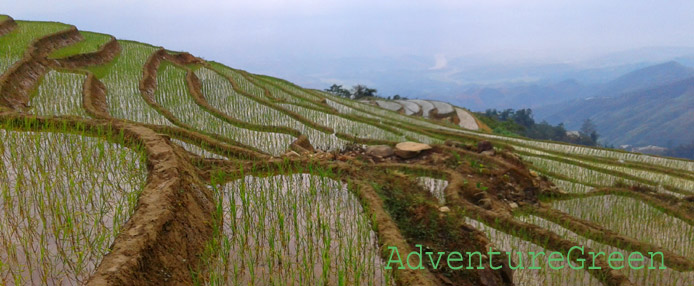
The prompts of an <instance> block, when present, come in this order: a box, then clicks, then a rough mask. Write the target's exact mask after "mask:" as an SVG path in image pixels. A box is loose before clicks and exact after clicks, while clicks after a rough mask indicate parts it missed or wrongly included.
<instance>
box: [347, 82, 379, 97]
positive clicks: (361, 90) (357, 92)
mask: <svg viewBox="0 0 694 286" xmlns="http://www.w3.org/2000/svg"><path fill="white" fill-rule="evenodd" d="M377 92H378V91H377V90H376V89H375V88H369V87H367V86H366V85H362V84H358V85H355V86H353V87H352V99H361V98H364V97H374V96H377V95H376V93H377Z"/></svg>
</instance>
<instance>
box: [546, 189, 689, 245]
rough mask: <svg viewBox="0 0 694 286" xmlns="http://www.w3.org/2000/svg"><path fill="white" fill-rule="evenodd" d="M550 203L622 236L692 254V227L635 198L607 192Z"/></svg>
mask: <svg viewBox="0 0 694 286" xmlns="http://www.w3.org/2000/svg"><path fill="white" fill-rule="evenodd" d="M552 206H553V207H554V208H556V209H557V210H560V211H562V212H565V213H568V214H570V215H572V216H575V217H577V218H580V219H585V220H589V221H592V222H595V223H597V224H600V225H601V226H603V227H604V228H607V229H610V230H612V231H614V232H617V233H620V234H622V235H625V236H629V237H633V238H635V239H638V240H640V241H643V242H646V243H650V244H653V245H659V246H661V247H664V248H666V249H669V250H671V251H673V252H675V253H679V254H680V255H682V256H684V257H694V226H692V225H690V224H688V223H686V222H684V221H682V220H680V219H678V218H676V217H672V216H669V215H668V214H666V213H664V212H662V211H660V210H658V209H656V208H654V207H652V206H650V205H648V204H646V203H644V202H641V201H639V200H637V199H633V198H629V197H621V196H613V195H606V196H597V197H588V198H580V199H572V200H566V201H556V202H553V203H552Z"/></svg>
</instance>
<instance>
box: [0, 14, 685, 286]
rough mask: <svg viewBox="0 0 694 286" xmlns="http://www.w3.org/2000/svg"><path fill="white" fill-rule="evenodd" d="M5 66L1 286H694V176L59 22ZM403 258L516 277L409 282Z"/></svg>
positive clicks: (27, 36)
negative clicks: (637, 255) (454, 260)
mask: <svg viewBox="0 0 694 286" xmlns="http://www.w3.org/2000/svg"><path fill="white" fill-rule="evenodd" d="M0 53H1V54H0V58H2V59H3V62H2V63H3V64H2V70H0V72H1V73H2V75H1V76H0V194H1V196H0V204H1V205H2V208H0V262H2V263H1V264H0V284H20V285H64V284H67V285H71V284H86V285H203V284H204V285H247V284H254V285H276V284H283V285H284V284H287V285H470V286H472V285H488V286H492V285H520V284H523V285H539V284H542V283H547V284H550V285H576V284H579V283H581V282H585V283H588V284H589V285H599V284H603V285H634V284H636V285H691V284H693V283H694V260H692V259H691V257H694V253H693V252H692V251H693V250H694V239H692V237H691V234H694V216H692V213H694V176H693V175H692V173H693V172H694V162H692V161H687V160H678V159H672V158H664V157H657V156H648V155H642V154H634V153H627V152H620V151H615V150H609V149H600V148H588V147H583V146H574V145H568V144H559V143H554V142H543V141H533V140H527V139H523V138H512V137H504V136H496V135H491V134H487V133H484V132H476V131H472V130H466V129H463V128H460V127H459V126H456V125H451V124H446V123H442V122H440V121H435V120H429V119H426V118H423V117H417V116H407V115H404V114H400V113H397V112H393V111H390V110H387V109H383V108H380V107H378V106H374V105H371V104H366V103H360V102H356V101H352V100H349V99H345V98H340V97H335V96H332V95H330V94H327V93H324V92H321V91H316V90H310V89H304V88H301V87H299V86H296V85H294V84H292V83H290V82H287V81H284V80H281V79H277V78H274V77H270V76H264V75H256V74H252V73H249V72H246V71H243V70H239V69H234V68H231V67H228V66H225V65H223V64H219V63H215V62H208V61H205V60H203V59H201V58H199V57H196V56H193V55H191V54H189V53H185V52H175V51H169V50H166V49H163V48H161V47H156V46H152V45H148V44H143V43H137V42H132V41H124V40H118V39H116V38H113V37H110V36H105V35H101V34H94V33H87V32H81V31H79V30H78V29H77V28H76V27H73V26H70V25H65V24H61V23H47V22H29V21H15V20H14V19H12V18H10V17H0ZM436 104H437V105H440V106H441V107H444V106H446V105H445V104H442V103H436ZM432 105H434V103H432ZM447 106H449V107H451V111H452V110H453V109H452V108H453V106H452V105H447ZM446 108H447V107H446ZM446 108H443V109H446ZM402 141H416V142H419V143H428V145H420V144H415V142H410V143H408V144H399V143H401V142H402ZM379 145H380V146H379ZM408 146H409V147H408ZM393 149H395V151H393ZM392 153H395V154H392ZM606 206H607V207H606ZM590 214H595V215H590ZM615 218H617V219H615ZM644 226H645V227H644ZM576 246H585V247H586V250H587V251H588V250H597V251H605V252H607V251H610V252H617V253H619V254H621V255H622V256H624V257H628V256H629V255H630V254H631V253H633V252H641V253H647V252H648V251H657V252H659V253H662V255H661V259H657V258H656V259H653V260H652V261H653V262H652V263H654V265H657V266H663V265H667V269H662V270H661V269H658V270H649V269H642V270H637V269H630V268H624V269H622V270H613V269H611V268H609V267H608V260H607V258H605V257H597V258H595V257H593V258H591V257H590V256H589V255H588V254H587V253H586V254H578V255H571V256H569V255H568V253H569V252H570V250H571V249H572V248H573V247H576ZM393 249H397V250H398V252H399V254H400V255H402V257H404V258H405V259H404V260H402V261H400V262H401V263H404V264H406V265H417V261H416V255H412V256H410V255H407V254H408V253H410V252H411V251H415V250H419V249H422V250H423V251H431V252H432V253H436V254H439V253H443V254H448V255H450V254H451V253H454V252H462V253H467V252H470V253H472V252H480V253H485V252H487V251H498V252H499V253H500V254H498V255H497V256H495V257H494V258H492V254H491V253H490V254H489V256H487V257H488V258H489V263H490V265H491V264H494V265H501V266H502V267H501V268H498V269H497V268H491V267H489V268H487V267H484V266H483V268H484V269H472V268H470V269H466V268H463V269H452V268H449V267H441V265H443V263H441V264H438V263H435V262H433V261H423V263H422V268H418V269H408V268H407V267H404V268H405V269H402V268H400V267H397V266H398V264H397V263H395V264H394V265H393V263H392V261H389V260H390V259H391V258H392V257H393V256H391V254H392V253H391V252H392V251H393ZM511 250H520V251H524V252H528V251H556V252H559V253H562V255H565V256H566V257H568V259H567V261H564V262H562V265H563V266H565V267H564V269H563V270H551V271H550V270H547V269H543V270H541V271H537V270H533V269H517V270H512V269H511V268H510V267H509V265H517V263H518V262H520V261H521V260H519V259H522V261H523V263H524V264H526V265H529V263H531V261H530V257H528V256H523V257H522V258H518V257H516V258H513V257H509V256H508V255H507V254H505V252H506V251H511ZM573 253H576V252H573ZM480 256H481V255H480ZM468 258H469V257H468ZM512 259H515V260H514V262H513V264H512V263H511V260H512ZM581 259H585V260H584V261H589V260H592V261H593V262H594V264H595V265H597V266H600V269H590V270H589V269H583V270H573V269H570V268H568V267H566V266H567V265H568V264H567V263H569V262H571V263H572V264H573V265H576V264H577V263H580V261H581ZM423 260H426V259H423ZM389 262H391V263H389ZM648 262H649V261H645V262H643V261H642V263H641V264H639V265H641V266H646V265H647V263H648ZM386 266H391V267H392V269H391V267H386ZM656 271H657V272H656ZM579 281H580V282H579ZM585 283H584V284H585Z"/></svg>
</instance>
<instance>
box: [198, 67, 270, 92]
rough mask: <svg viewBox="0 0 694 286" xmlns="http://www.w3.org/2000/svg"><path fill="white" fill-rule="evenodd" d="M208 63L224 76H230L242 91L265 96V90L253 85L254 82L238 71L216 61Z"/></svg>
mask: <svg viewBox="0 0 694 286" xmlns="http://www.w3.org/2000/svg"><path fill="white" fill-rule="evenodd" d="M210 64H211V66H212V68H213V69H214V70H215V71H218V72H220V73H222V74H223V75H225V76H228V77H231V78H232V79H233V80H234V82H236V84H238V85H239V87H240V88H241V90H243V91H244V92H247V93H249V94H251V95H253V96H256V97H260V98H263V97H265V90H264V89H262V88H261V87H259V86H257V85H255V84H254V83H252V82H250V81H248V80H247V79H246V78H245V77H244V76H243V75H241V73H240V72H239V71H237V70H234V69H232V68H230V67H227V66H225V65H222V64H219V63H216V62H211V63H210Z"/></svg>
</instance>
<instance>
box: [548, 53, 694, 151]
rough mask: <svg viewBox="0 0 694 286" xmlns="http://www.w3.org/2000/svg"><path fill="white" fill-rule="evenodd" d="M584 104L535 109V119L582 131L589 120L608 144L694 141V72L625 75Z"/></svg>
mask: <svg viewBox="0 0 694 286" xmlns="http://www.w3.org/2000/svg"><path fill="white" fill-rule="evenodd" d="M585 95H588V96H586V97H585V98H581V99H574V100H569V101H565V102H562V103H557V104H551V105H547V106H544V107H540V108H536V109H534V111H535V117H536V118H537V119H546V120H547V121H548V122H550V123H560V122H563V123H564V124H565V125H566V127H567V129H578V128H579V127H580V125H581V124H582V122H583V121H584V120H585V119H587V118H590V119H591V120H592V121H593V122H594V123H595V124H596V125H597V126H598V132H599V133H600V134H602V137H603V138H604V140H605V142H608V143H611V144H615V145H622V144H629V145H636V146H645V145H658V146H673V145H679V144H684V143H689V142H692V140H694V132H692V130H691V128H692V127H693V126H694V69H691V68H688V67H685V66H683V65H681V64H679V63H677V62H668V63H664V64H659V65H655V66H650V67H647V68H643V69H640V70H636V71H633V72H630V73H628V74H625V75H623V76H621V77H619V78H617V79H615V80H613V81H610V82H608V83H605V84H603V85H600V86H598V87H597V88H595V89H594V91H593V92H588V93H585Z"/></svg>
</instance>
